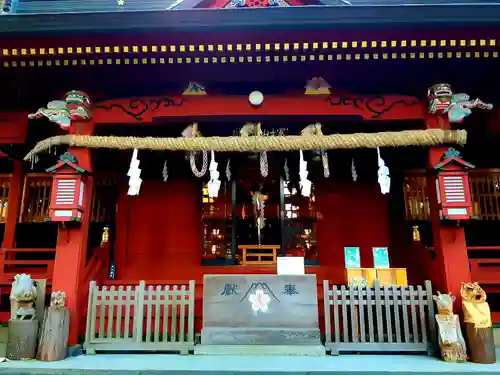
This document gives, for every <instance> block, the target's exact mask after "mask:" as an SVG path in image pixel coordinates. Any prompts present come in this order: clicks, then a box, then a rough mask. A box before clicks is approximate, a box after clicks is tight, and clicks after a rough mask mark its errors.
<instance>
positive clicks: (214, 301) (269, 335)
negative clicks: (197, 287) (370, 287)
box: [201, 275, 324, 354]
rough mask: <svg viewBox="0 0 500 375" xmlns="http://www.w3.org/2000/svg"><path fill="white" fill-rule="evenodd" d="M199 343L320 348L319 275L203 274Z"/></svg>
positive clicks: (207, 344)
mask: <svg viewBox="0 0 500 375" xmlns="http://www.w3.org/2000/svg"><path fill="white" fill-rule="evenodd" d="M201 344H202V345H201V346H203V347H208V346H210V345H224V346H227V345H231V346H238V345H243V346H253V347H255V346H259V345H265V346H314V347H316V348H317V347H318V346H320V345H321V342H320V332H319V323H318V299H317V286H316V276H315V275H205V281H204V292H203V329H202V333H201ZM283 354H284V353H283ZM323 354H324V349H323Z"/></svg>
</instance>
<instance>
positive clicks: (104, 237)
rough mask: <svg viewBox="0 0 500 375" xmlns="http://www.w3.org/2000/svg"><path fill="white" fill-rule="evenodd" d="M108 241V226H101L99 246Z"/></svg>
mask: <svg viewBox="0 0 500 375" xmlns="http://www.w3.org/2000/svg"><path fill="white" fill-rule="evenodd" d="M108 242H109V227H107V226H105V227H104V228H102V237H101V247H103V246H104V245H105V244H107V243H108Z"/></svg>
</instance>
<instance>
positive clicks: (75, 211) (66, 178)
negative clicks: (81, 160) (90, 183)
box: [47, 152, 86, 222]
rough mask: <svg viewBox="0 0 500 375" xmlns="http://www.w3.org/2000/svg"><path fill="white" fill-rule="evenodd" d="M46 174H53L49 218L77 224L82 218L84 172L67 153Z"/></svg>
mask: <svg viewBox="0 0 500 375" xmlns="http://www.w3.org/2000/svg"><path fill="white" fill-rule="evenodd" d="M47 172H55V174H54V177H53V180H52V181H53V182H52V193H51V197H50V208H49V218H50V220H51V221H54V222H71V221H76V222H79V221H81V220H82V218H83V209H84V206H83V201H84V199H83V198H84V193H85V185H86V179H85V173H86V170H85V169H83V168H81V167H80V166H79V165H78V161H77V160H76V158H75V157H74V156H73V155H72V154H71V153H69V152H67V153H65V154H63V155H62V156H61V157H60V159H59V162H58V163H57V164H56V165H54V166H53V167H51V168H48V169H47Z"/></svg>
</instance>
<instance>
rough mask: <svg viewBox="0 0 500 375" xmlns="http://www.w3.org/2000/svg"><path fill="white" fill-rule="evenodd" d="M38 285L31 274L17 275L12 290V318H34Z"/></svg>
mask: <svg viewBox="0 0 500 375" xmlns="http://www.w3.org/2000/svg"><path fill="white" fill-rule="evenodd" d="M35 300H36V287H35V284H34V283H33V280H32V279H31V277H30V275H27V274H25V273H23V274H21V275H16V277H15V278H14V282H13V283H12V290H11V292H10V315H11V319H12V320H33V319H35V318H36V314H35V308H34V305H35Z"/></svg>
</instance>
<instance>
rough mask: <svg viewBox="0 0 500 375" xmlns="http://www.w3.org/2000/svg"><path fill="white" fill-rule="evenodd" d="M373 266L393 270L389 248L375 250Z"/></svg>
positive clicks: (375, 248) (376, 248)
mask: <svg viewBox="0 0 500 375" xmlns="http://www.w3.org/2000/svg"><path fill="white" fill-rule="evenodd" d="M373 266H374V267H375V268H391V266H390V265H389V252H388V250H387V247H374V248H373Z"/></svg>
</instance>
